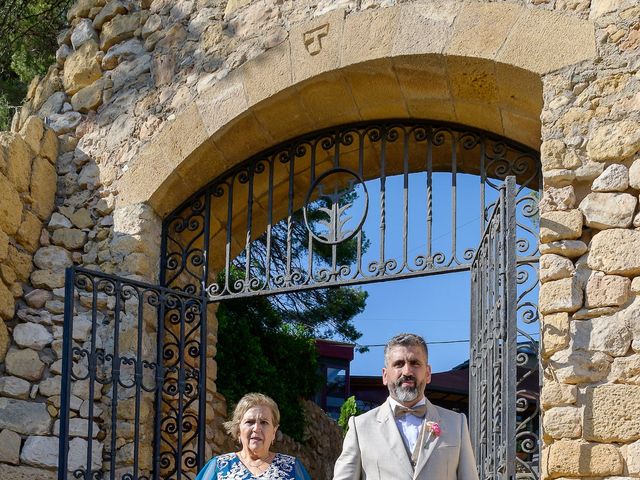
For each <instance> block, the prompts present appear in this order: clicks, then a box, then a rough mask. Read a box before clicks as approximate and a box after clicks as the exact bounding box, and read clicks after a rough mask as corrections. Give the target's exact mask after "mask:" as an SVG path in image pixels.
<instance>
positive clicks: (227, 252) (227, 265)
mask: <svg viewBox="0 0 640 480" xmlns="http://www.w3.org/2000/svg"><path fill="white" fill-rule="evenodd" d="M235 181H236V177H235V175H234V176H233V177H231V181H230V183H229V184H228V187H229V188H228V189H227V195H229V198H228V200H227V240H226V243H225V247H224V284H225V285H224V290H223V291H225V292H227V293H231V287H230V285H229V284H230V282H229V278H230V277H229V276H230V275H231V238H232V236H231V235H232V232H233V184H234V183H235Z"/></svg>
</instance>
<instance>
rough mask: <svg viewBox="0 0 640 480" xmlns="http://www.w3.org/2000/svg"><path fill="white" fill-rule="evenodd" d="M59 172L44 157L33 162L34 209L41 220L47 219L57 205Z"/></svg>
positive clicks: (32, 193) (32, 188) (32, 194)
mask: <svg viewBox="0 0 640 480" xmlns="http://www.w3.org/2000/svg"><path fill="white" fill-rule="evenodd" d="M57 179H58V174H57V172H56V169H55V167H54V166H53V165H51V163H50V162H49V161H48V160H47V159H46V158H42V157H37V158H36V159H35V160H34V162H33V173H32V175H31V198H32V200H33V203H32V209H33V211H34V213H36V215H38V217H40V219H41V220H46V219H47V218H49V216H50V215H51V212H53V208H54V206H55V203H54V202H55V198H56V189H57V183H56V182H57Z"/></svg>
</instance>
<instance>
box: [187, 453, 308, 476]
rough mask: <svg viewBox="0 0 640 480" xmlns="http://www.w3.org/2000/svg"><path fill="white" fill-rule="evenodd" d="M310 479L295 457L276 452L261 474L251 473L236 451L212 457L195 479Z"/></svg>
mask: <svg viewBox="0 0 640 480" xmlns="http://www.w3.org/2000/svg"><path fill="white" fill-rule="evenodd" d="M253 479H259V480H311V477H310V476H309V474H308V473H307V471H306V470H305V468H304V466H303V465H302V463H301V462H300V460H298V459H297V458H295V457H292V456H290V455H284V454H283V453H276V456H275V457H274V458H273V461H272V462H271V465H269V468H268V469H267V470H265V472H264V473H262V474H261V475H258V476H255V475H253V474H252V473H251V472H250V471H249V469H248V468H247V467H245V466H244V463H242V462H241V461H240V457H238V454H236V453H225V454H224V455H219V456H217V457H213V458H212V459H211V460H209V462H208V463H207V464H206V465H205V466H204V467H203V468H202V470H200V473H199V474H198V476H197V477H196V480H253Z"/></svg>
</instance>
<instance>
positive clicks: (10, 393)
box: [0, 377, 31, 400]
mask: <svg viewBox="0 0 640 480" xmlns="http://www.w3.org/2000/svg"><path fill="white" fill-rule="evenodd" d="M30 391H31V384H30V383H29V382H27V381H26V380H23V379H22V378H18V377H1V378H0V395H1V396H3V397H10V398H19V399H22V400H26V399H27V398H28V397H29V392H30Z"/></svg>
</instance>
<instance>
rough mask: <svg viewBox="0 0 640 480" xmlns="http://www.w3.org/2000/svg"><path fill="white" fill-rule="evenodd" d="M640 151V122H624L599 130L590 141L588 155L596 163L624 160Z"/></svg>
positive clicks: (592, 135) (605, 126)
mask: <svg viewBox="0 0 640 480" xmlns="http://www.w3.org/2000/svg"><path fill="white" fill-rule="evenodd" d="M638 149H640V121H638V120H630V119H626V120H622V121H620V122H615V123H611V124H609V125H603V126H601V127H599V128H597V129H596V130H595V131H594V132H593V133H592V134H591V138H590V139H589V143H588V145H587V153H588V154H589V157H590V158H591V159H592V160H595V161H596V162H606V161H611V160H613V161H615V160H622V159H625V158H628V157H630V156H631V155H633V154H634V153H636V152H637V151H638Z"/></svg>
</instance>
